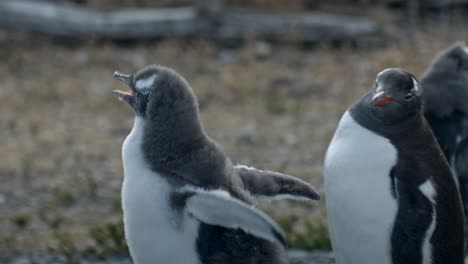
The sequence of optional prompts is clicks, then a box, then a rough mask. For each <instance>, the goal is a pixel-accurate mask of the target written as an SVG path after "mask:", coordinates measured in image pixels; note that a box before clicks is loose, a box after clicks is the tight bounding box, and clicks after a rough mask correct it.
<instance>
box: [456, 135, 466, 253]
mask: <svg viewBox="0 0 468 264" xmlns="http://www.w3.org/2000/svg"><path fill="white" fill-rule="evenodd" d="M454 165H455V166H454V168H453V169H454V170H455V172H456V175H457V178H458V188H459V190H460V194H461V198H462V204H463V212H464V215H465V256H466V255H468V138H465V139H463V140H462V141H461V142H460V143H459V144H458V146H457V150H456V152H455V163H454Z"/></svg>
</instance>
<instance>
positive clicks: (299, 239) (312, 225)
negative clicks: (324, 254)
mask: <svg viewBox="0 0 468 264" xmlns="http://www.w3.org/2000/svg"><path fill="white" fill-rule="evenodd" d="M276 221H277V222H278V224H279V225H280V226H281V228H283V230H284V232H285V233H286V237H287V240H288V245H289V247H290V248H300V249H306V250H313V249H315V250H317V249H320V250H330V249H331V243H330V237H329V235H328V227H327V222H326V220H325V218H324V217H314V218H307V219H301V218H300V217H298V216H297V215H294V214H293V215H289V216H281V217H277V218H276Z"/></svg>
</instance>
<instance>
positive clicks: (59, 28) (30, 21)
mask: <svg viewBox="0 0 468 264" xmlns="http://www.w3.org/2000/svg"><path fill="white" fill-rule="evenodd" d="M214 2H216V3H214ZM199 3H204V4H197V5H196V6H193V7H180V8H144V9H119V10H115V11H108V12H104V11H96V10H92V9H88V8H84V7H81V6H78V5H71V4H57V3H51V2H43V1H31V0H29V1H27V0H3V1H0V28H3V29H9V30H21V31H28V32H36V33H41V34H46V35H50V36H55V37H66V38H72V39H87V38H91V37H98V38H105V39H111V40H121V39H135V40H140V39H157V38H166V37H174V38H185V37H196V36H202V37H207V38H211V39H214V40H218V41H242V40H243V39H245V37H246V36H255V37H258V38H262V39H265V40H271V41H278V40H279V41H281V40H285V39H286V38H290V37H294V39H295V40H297V41H302V42H305V43H315V42H319V41H324V40H359V39H360V38H363V37H368V36H375V35H377V34H378V32H379V28H378V26H377V24H376V23H374V22H373V21H370V20H368V19H363V18H356V17H350V16H341V15H332V14H326V13H315V12H314V13H312V12H308V13H289V14H282V13H281V14H272V13H261V12H254V11H248V10H240V9H228V8H225V7H224V5H223V1H221V0H210V1H200V2H199ZM206 3H210V4H209V5H207V4H206Z"/></svg>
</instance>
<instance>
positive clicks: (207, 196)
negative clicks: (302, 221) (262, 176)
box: [179, 188, 286, 247]
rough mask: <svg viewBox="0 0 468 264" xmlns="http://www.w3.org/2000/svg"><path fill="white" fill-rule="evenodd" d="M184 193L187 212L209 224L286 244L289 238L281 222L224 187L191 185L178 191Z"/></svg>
mask: <svg viewBox="0 0 468 264" xmlns="http://www.w3.org/2000/svg"><path fill="white" fill-rule="evenodd" d="M179 194H180V195H182V196H185V197H186V200H185V209H186V210H187V211H188V213H189V214H190V215H191V216H193V217H194V218H196V219H197V220H199V221H200V222H203V223H205V224H208V225H214V226H221V227H224V228H229V229H241V230H243V231H244V232H246V233H248V234H251V235H253V236H256V237H259V238H262V239H265V240H268V241H271V242H278V243H280V244H281V245H283V246H284V247H286V238H285V236H284V234H283V231H282V230H281V229H280V227H278V225H277V224H276V223H275V222H274V221H273V220H272V219H271V218H270V217H269V216H267V215H266V214H264V213H263V212H261V211H260V210H258V209H256V208H254V207H253V206H251V205H248V204H246V203H244V202H242V201H240V200H238V199H236V198H233V197H231V196H230V195H229V193H228V192H226V191H223V190H205V189H200V188H190V189H187V190H185V191H182V192H179Z"/></svg>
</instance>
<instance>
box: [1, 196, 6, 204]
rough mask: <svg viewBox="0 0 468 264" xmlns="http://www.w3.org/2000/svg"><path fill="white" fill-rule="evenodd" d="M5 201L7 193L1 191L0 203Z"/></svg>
mask: <svg viewBox="0 0 468 264" xmlns="http://www.w3.org/2000/svg"><path fill="white" fill-rule="evenodd" d="M5 202H6V197H5V195H4V194H1V193H0V205H2V204H4V203H5Z"/></svg>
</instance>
